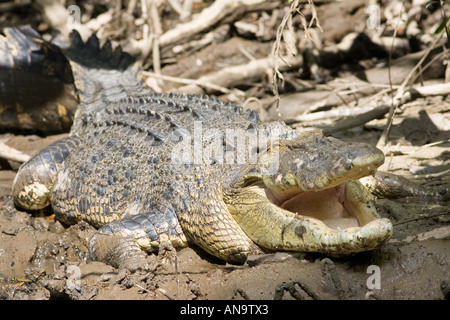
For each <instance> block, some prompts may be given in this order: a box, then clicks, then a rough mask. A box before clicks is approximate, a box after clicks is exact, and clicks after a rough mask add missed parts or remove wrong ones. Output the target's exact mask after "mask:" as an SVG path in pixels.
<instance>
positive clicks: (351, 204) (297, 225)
mask: <svg viewBox="0 0 450 320" xmlns="http://www.w3.org/2000/svg"><path fill="white" fill-rule="evenodd" d="M244 189H245V191H243V192H244V193H245V197H246V199H247V200H246V201H245V203H240V204H239V205H237V206H233V205H228V208H229V210H230V212H231V213H232V215H233V217H234V218H235V219H236V220H237V221H238V223H239V225H240V226H241V227H242V229H243V230H244V232H245V233H246V234H247V235H248V236H249V237H250V238H251V239H252V240H253V241H254V242H255V243H257V244H258V245H260V246H261V247H264V248H267V249H275V250H288V251H304V252H321V253H326V254H330V255H346V254H350V253H356V252H361V251H368V250H373V249H375V248H378V247H380V246H382V245H384V244H385V243H386V242H387V241H388V240H389V239H390V237H391V236H392V232H393V229H392V223H391V222H390V220H389V219H385V218H380V217H379V215H378V214H377V211H376V208H375V205H374V203H373V197H372V195H371V194H370V193H369V192H368V190H367V189H366V188H365V187H364V186H363V185H362V184H361V183H360V182H359V181H358V180H347V181H344V182H341V183H340V184H338V185H334V186H331V187H330V186H329V187H327V188H324V189H320V190H314V191H304V190H302V189H301V188H297V189H296V188H291V189H289V190H284V191H280V190H277V189H271V188H269V187H267V186H265V185H261V184H258V185H251V186H247V187H245V188H244Z"/></svg>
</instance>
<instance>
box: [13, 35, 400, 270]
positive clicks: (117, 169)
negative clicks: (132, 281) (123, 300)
mask: <svg viewBox="0 0 450 320" xmlns="http://www.w3.org/2000/svg"><path fill="white" fill-rule="evenodd" d="M12 34H13V35H17V34H20V35H21V37H24V38H26V39H27V41H31V42H33V43H35V44H36V46H37V47H39V44H42V43H46V42H45V41H44V40H42V39H41V38H39V37H37V36H36V35H35V34H31V32H30V31H26V32H20V31H17V32H15V33H12ZM60 48H61V50H60V52H61V53H62V54H64V55H65V57H66V58H67V60H68V61H69V63H70V66H71V70H72V73H73V78H74V83H75V86H76V88H77V95H78V98H79V106H78V109H77V111H76V113H75V116H74V121H73V126H72V127H71V130H70V134H69V136H68V137H66V138H64V139H62V140H59V141H57V142H55V143H54V144H52V145H50V146H49V147H47V148H45V149H43V150H42V151H41V152H39V153H38V154H37V155H36V156H34V157H33V158H32V159H30V160H29V161H28V162H26V163H24V164H23V165H22V166H21V167H20V169H19V170H18V173H17V175H16V177H15V179H14V182H13V188H12V193H13V198H14V202H15V204H16V206H17V207H19V208H22V209H25V210H38V209H40V208H44V207H46V206H49V205H50V206H51V208H52V210H53V211H54V213H55V216H56V218H57V219H58V220H60V221H61V222H62V223H64V224H67V225H69V224H74V223H77V222H79V221H81V220H83V221H86V222H88V223H89V224H91V225H93V226H94V227H96V228H97V229H98V231H97V233H96V234H95V235H94V236H93V237H92V239H91V240H90V243H89V257H90V259H91V260H99V261H103V262H106V263H108V264H110V265H113V266H115V267H118V268H128V269H130V270H136V269H141V268H146V266H147V264H146V256H147V254H146V253H148V252H157V251H158V249H159V247H160V246H161V245H163V244H169V245H171V246H173V247H174V248H177V249H178V248H183V247H186V246H189V245H195V246H198V247H200V248H201V249H203V250H204V251H205V252H207V253H208V254H210V255H212V256H215V257H217V258H219V259H221V260H224V261H226V262H230V263H244V262H245V261H246V259H247V257H248V256H249V255H251V254H259V253H261V252H271V251H279V250H284V251H302V252H320V253H324V254H328V255H332V256H334V255H348V254H352V253H357V252H361V251H367V250H373V249H376V248H379V247H381V246H383V245H384V244H385V243H386V242H387V241H388V240H389V239H390V237H391V236H392V233H393V227H392V223H391V222H390V220H389V219H387V218H381V217H380V216H379V215H378V213H377V210H376V208H375V205H374V197H373V196H372V195H371V194H370V192H368V190H367V188H366V187H364V186H363V185H362V183H360V182H359V179H360V178H362V177H366V176H370V175H374V174H375V173H376V170H377V168H378V167H379V166H380V165H381V164H382V163H383V162H384V154H383V152H382V151H380V150H379V149H377V148H375V147H374V146H371V145H368V144H364V143H345V142H343V141H340V140H338V139H336V138H333V137H328V136H325V135H324V134H323V133H322V132H321V131H319V130H313V131H306V132H299V131H296V130H294V129H292V128H290V127H289V126H287V125H286V124H285V123H283V122H281V121H275V122H263V121H261V120H260V119H259V116H258V113H257V112H255V111H252V110H246V109H243V108H242V107H240V106H238V105H236V104H233V103H230V102H224V101H221V100H220V99H217V98H215V97H212V96H206V95H186V94H176V93H155V92H152V91H151V90H149V89H148V88H146V87H145V85H144V84H143V82H142V81H141V79H140V78H139V71H140V68H139V66H138V65H137V64H136V62H135V61H134V60H133V59H132V58H130V56H129V55H127V54H125V53H123V52H122V51H121V50H120V47H119V49H116V50H112V46H111V43H110V42H109V41H107V42H106V43H105V44H104V45H103V46H100V45H99V41H98V39H97V37H96V36H95V35H94V36H92V37H90V38H89V39H88V40H87V41H86V42H83V40H82V39H81V37H80V36H79V34H77V33H76V32H73V33H72V35H71V40H70V42H69V44H68V45H64V44H60Z"/></svg>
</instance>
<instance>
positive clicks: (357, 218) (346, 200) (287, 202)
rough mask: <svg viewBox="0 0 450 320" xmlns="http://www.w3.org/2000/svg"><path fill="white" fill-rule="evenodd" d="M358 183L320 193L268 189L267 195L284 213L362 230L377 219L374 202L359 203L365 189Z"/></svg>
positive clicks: (328, 224)
mask: <svg viewBox="0 0 450 320" xmlns="http://www.w3.org/2000/svg"><path fill="white" fill-rule="evenodd" d="M354 183H355V182H353V181H350V182H348V183H347V182H344V183H341V184H339V185H338V186H335V187H332V188H327V189H323V190H320V191H306V192H294V193H292V192H286V193H285V194H282V193H280V192H274V191H272V190H271V189H269V188H265V192H266V196H267V199H268V200H269V201H271V202H272V203H273V204H274V205H276V206H278V207H280V208H282V209H284V210H287V211H290V212H292V213H294V214H296V215H302V216H306V217H311V218H314V219H318V220H320V221H322V222H323V223H324V224H325V225H326V226H328V227H329V228H331V229H336V230H343V229H346V228H350V227H361V226H363V225H365V224H366V223H368V222H370V221H371V220H373V218H374V217H373V208H372V207H371V205H370V203H363V205H361V203H359V202H360V201H361V200H360V197H361V195H360V194H357V192H358V191H361V189H360V188H358V187H355V186H354V185H353V184H354ZM347 185H348V187H347Z"/></svg>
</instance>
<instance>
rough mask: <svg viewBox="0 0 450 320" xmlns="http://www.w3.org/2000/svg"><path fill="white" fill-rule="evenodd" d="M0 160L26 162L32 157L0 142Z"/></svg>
mask: <svg viewBox="0 0 450 320" xmlns="http://www.w3.org/2000/svg"><path fill="white" fill-rule="evenodd" d="M0 158H3V159H6V160H12V161H17V162H26V161H28V160H29V159H30V156H29V155H27V154H25V153H23V152H21V151H19V150H17V149H14V148H12V147H10V146H8V145H6V144H5V143H3V142H0Z"/></svg>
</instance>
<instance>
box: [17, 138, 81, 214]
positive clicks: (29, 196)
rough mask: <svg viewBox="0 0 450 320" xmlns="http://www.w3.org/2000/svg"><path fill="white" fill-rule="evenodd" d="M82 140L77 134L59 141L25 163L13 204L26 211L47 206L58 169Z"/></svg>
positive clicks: (18, 178)
mask: <svg viewBox="0 0 450 320" xmlns="http://www.w3.org/2000/svg"><path fill="white" fill-rule="evenodd" d="M80 141H81V139H80V138H78V137H75V136H72V137H67V138H64V139H61V140H58V141H56V142H54V143H53V144H51V145H50V146H48V147H47V148H45V149H43V150H42V151H41V152H39V153H38V154H37V155H35V156H34V157H33V158H31V159H30V160H29V161H27V162H25V163H24V164H23V165H22V166H21V167H20V169H19V171H18V172H17V175H16V177H15V179H14V183H13V187H12V193H13V195H14V203H15V204H16V205H17V206H19V207H21V208H23V209H25V210H38V209H42V208H45V207H46V206H48V205H49V204H50V196H51V191H52V188H53V184H54V182H55V180H56V176H57V174H58V171H59V168H60V167H61V166H62V164H63V162H64V160H65V159H66V158H67V157H68V156H69V154H70V152H71V151H72V150H73V149H74V148H76V147H77V146H78V145H79V143H80Z"/></svg>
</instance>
